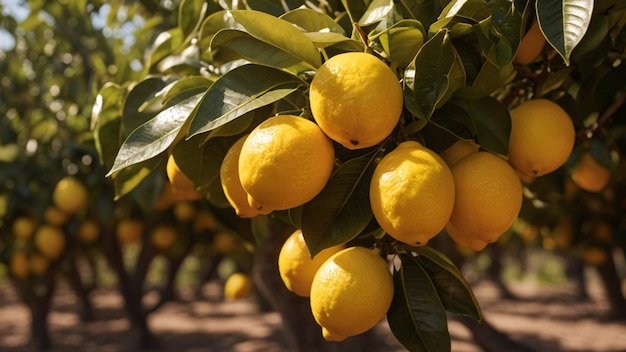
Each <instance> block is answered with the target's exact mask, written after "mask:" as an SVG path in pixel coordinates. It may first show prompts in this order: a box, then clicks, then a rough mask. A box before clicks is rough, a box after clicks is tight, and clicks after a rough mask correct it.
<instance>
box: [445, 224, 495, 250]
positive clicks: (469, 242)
mask: <svg viewBox="0 0 626 352" xmlns="http://www.w3.org/2000/svg"><path fill="white" fill-rule="evenodd" d="M446 233H447V234H448V236H450V238H451V239H452V240H453V241H454V242H456V244H458V245H459V246H462V247H465V248H469V249H471V250H473V251H476V252H479V251H482V250H483V249H485V247H487V244H488V243H487V242H485V241H483V240H482V239H480V238H479V237H477V236H473V235H470V234H467V233H465V232H463V231H461V230H459V229H457V228H456V227H455V226H454V225H452V223H450V222H448V223H447V224H446Z"/></svg>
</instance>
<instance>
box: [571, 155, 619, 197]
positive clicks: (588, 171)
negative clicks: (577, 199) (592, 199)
mask: <svg viewBox="0 0 626 352" xmlns="http://www.w3.org/2000/svg"><path fill="white" fill-rule="evenodd" d="M570 175H571V177H572V181H574V183H575V184H576V185H578V187H580V188H582V189H584V190H585V191H588V192H593V193H597V192H600V191H602V190H603V189H604V188H605V187H606V185H607V184H608V183H609V181H610V180H611V170H609V169H608V168H607V167H605V166H603V165H601V164H600V163H598V162H597V161H596V160H595V159H594V158H593V156H591V153H589V152H585V153H584V154H583V156H582V158H581V159H580V161H579V162H578V164H576V165H575V166H574V168H573V169H572V171H571V174H570Z"/></svg>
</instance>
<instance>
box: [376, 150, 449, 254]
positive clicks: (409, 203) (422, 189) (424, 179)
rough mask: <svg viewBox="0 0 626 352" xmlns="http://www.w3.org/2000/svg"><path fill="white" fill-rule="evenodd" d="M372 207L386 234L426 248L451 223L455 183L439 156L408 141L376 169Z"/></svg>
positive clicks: (393, 151)
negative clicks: (449, 221)
mask: <svg viewBox="0 0 626 352" xmlns="http://www.w3.org/2000/svg"><path fill="white" fill-rule="evenodd" d="M370 203H371V207H372V212H373V213H374V216H375V218H376V221H378V224H379V225H380V226H381V227H382V229H383V230H385V232H387V233H388V234H389V235H391V236H392V237H393V238H395V239H396V240H398V241H401V242H404V243H407V244H411V245H418V246H423V245H425V244H426V243H427V242H428V241H429V240H430V239H431V238H433V237H435V236H436V235H437V234H438V233H439V232H441V230H443V228H444V226H445V225H446V223H447V222H448V220H449V219H450V214H451V213H452V208H453V207H454V179H453V178H452V173H451V172H450V168H449V167H448V165H446V163H445V162H444V161H443V159H441V157H439V156H438V155H437V154H436V153H435V152H433V151H431V150H430V149H428V148H426V147H424V146H422V145H421V144H419V143H418V142H415V141H406V142H403V143H401V144H400V145H398V147H396V149H394V150H392V151H391V152H390V153H389V154H387V155H385V156H384V157H383V158H382V160H381V161H380V163H379V164H378V165H377V166H376V169H375V170H374V174H373V176H372V181H371V183H370Z"/></svg>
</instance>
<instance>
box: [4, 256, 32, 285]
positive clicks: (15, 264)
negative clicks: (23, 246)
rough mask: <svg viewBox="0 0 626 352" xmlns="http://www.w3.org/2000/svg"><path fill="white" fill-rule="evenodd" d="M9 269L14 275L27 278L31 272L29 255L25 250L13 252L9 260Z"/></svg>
mask: <svg viewBox="0 0 626 352" xmlns="http://www.w3.org/2000/svg"><path fill="white" fill-rule="evenodd" d="M9 270H10V271H11V274H13V276H14V277H16V278H18V279H26V278H28V275H29V274H30V272H29V270H28V256H27V255H26V253H24V251H15V252H13V254H11V260H10V262H9Z"/></svg>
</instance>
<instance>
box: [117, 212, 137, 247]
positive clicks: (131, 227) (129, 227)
mask: <svg viewBox="0 0 626 352" xmlns="http://www.w3.org/2000/svg"><path fill="white" fill-rule="evenodd" d="M143 230H144V226H143V222H142V221H141V220H139V219H131V218H127V219H122V220H120V221H119V222H118V223H117V226H116V227H115V235H116V236H117V239H118V241H119V242H120V244H122V245H129V244H133V243H137V242H139V240H140V239H141V238H142V237H143Z"/></svg>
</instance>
